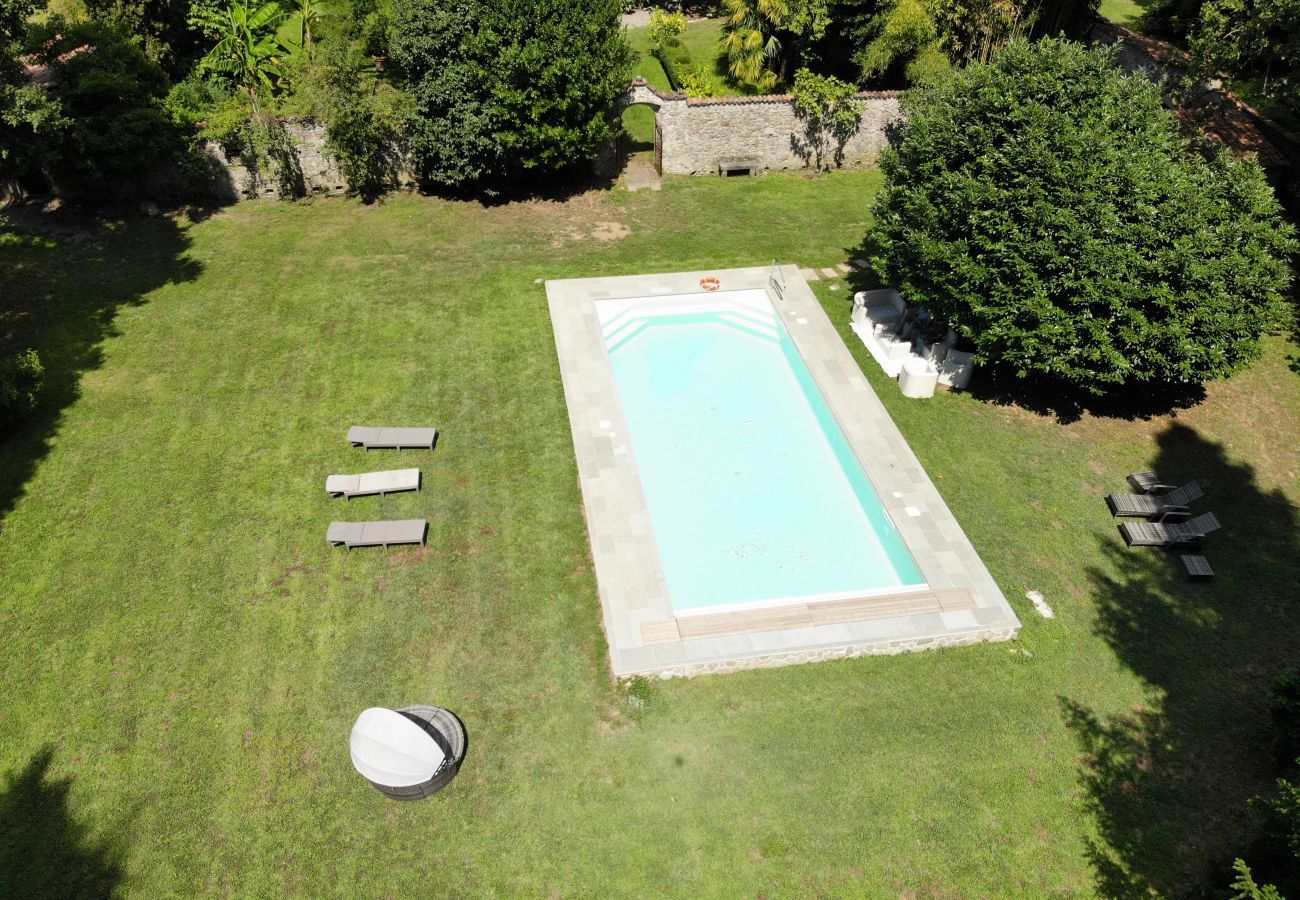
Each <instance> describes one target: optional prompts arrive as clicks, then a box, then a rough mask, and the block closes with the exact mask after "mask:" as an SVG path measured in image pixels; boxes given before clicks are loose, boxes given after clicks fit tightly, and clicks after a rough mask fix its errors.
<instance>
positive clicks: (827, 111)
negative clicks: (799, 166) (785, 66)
mask: <svg viewBox="0 0 1300 900" xmlns="http://www.w3.org/2000/svg"><path fill="white" fill-rule="evenodd" d="M855 92H856V90H855V88H854V87H853V85H851V84H849V83H848V82H845V81H840V80H839V79H838V78H835V77H834V76H829V75H815V74H813V73H812V72H810V71H808V70H807V69H800V70H799V71H798V72H796V73H795V75H794V91H793V94H794V114H795V116H796V117H797V118H798V119H799V120H800V121H801V122H802V123H803V127H804V133H803V135H801V136H799V135H797V136H795V137H793V138H792V142H793V144H794V149H795V152H796V153H798V154H799V155H800V156H802V157H803V158H804V160H805V161H811V162H812V163H813V166H814V168H816V169H817V170H818V171H821V170H822V169H825V168H830V167H829V166H828V165H826V154H827V151H830V158H831V160H832V161H833V162H834V164H835V165H836V166H838V165H840V164H841V163H842V162H843V161H844V145H845V144H846V143H847V142H848V140H849V138H851V137H853V135H854V133H855V132H856V131H857V130H858V125H859V123H860V122H861V121H862V114H861V112H860V111H859V110H858V107H857V105H856V104H855V103H854V102H853V95H854V93H855Z"/></svg>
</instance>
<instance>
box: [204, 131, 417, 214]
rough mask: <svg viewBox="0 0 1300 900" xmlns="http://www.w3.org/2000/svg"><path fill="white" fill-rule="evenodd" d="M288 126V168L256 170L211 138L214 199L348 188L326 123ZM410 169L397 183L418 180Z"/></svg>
mask: <svg viewBox="0 0 1300 900" xmlns="http://www.w3.org/2000/svg"><path fill="white" fill-rule="evenodd" d="M284 130H285V131H286V132H287V133H288V136H289V142H290V144H291V145H292V146H293V148H294V152H293V159H292V160H291V161H290V165H289V166H288V168H287V171H283V172H282V171H279V170H277V169H276V168H275V167H274V166H272V167H268V168H267V169H265V170H264V171H260V172H255V171H254V170H253V169H252V168H251V167H250V166H249V165H247V161H246V160H243V159H240V158H239V157H235V158H233V159H231V158H228V157H227V156H226V153H225V151H224V150H223V149H222V147H221V145H220V144H217V143H215V142H213V141H208V142H207V143H206V144H204V146H203V148H202V149H203V154H204V155H205V156H206V157H207V158H208V160H209V161H210V162H211V163H212V166H213V171H214V172H215V173H216V178H215V179H214V184H213V187H212V194H213V199H215V200H218V201H221V202H228V203H233V202H237V201H240V200H254V199H274V198H278V197H280V196H282V195H283V194H284V193H286V192H287V193H290V194H292V195H294V196H298V197H305V196H312V195H315V196H328V195H335V194H342V193H345V192H346V191H347V187H348V185H347V181H346V180H345V179H344V177H343V173H342V172H341V171H340V170H339V166H338V163H337V162H336V161H335V159H334V157H333V156H331V155H330V153H329V151H328V150H327V149H326V147H325V126H324V125H319V124H317V123H315V122H285V123H284ZM414 182H415V177H414V175H413V174H412V173H411V172H409V171H399V172H398V174H397V183H398V185H399V186H402V187H406V186H410V185H412V184H414Z"/></svg>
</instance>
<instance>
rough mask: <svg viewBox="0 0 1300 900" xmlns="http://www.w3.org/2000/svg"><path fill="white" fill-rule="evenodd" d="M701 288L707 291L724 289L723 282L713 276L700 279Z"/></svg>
mask: <svg viewBox="0 0 1300 900" xmlns="http://www.w3.org/2000/svg"><path fill="white" fill-rule="evenodd" d="M700 287H702V288H704V289H705V290H706V291H716V290H717V289H718V288H720V287H722V282H721V281H719V280H718V279H717V278H714V277H713V276H712V275H708V276H706V277H704V278H701V279H700Z"/></svg>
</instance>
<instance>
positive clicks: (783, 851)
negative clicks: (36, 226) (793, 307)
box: [0, 171, 1300, 897]
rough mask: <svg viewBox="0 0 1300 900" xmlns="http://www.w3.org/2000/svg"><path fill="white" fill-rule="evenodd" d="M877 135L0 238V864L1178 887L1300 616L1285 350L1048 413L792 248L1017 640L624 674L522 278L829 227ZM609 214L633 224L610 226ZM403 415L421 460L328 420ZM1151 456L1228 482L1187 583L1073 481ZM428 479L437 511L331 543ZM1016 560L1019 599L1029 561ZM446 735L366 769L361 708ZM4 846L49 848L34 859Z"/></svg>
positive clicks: (1226, 816) (824, 891) (1242, 775)
mask: <svg viewBox="0 0 1300 900" xmlns="http://www.w3.org/2000/svg"><path fill="white" fill-rule="evenodd" d="M878 183H879V176H878V174H877V173H875V172H870V171H868V172H857V173H839V174H834V175H831V176H827V177H823V178H808V177H804V176H801V175H790V176H777V175H769V176H764V177H762V178H753V179H727V180H724V179H706V178H699V179H690V178H668V179H666V180H665V182H664V186H663V190H662V192H659V193H652V192H649V191H642V192H638V193H636V194H628V193H624V192H594V193H590V194H583V195H579V196H576V197H573V198H572V199H570V200H568V201H564V202H559V201H538V202H532V203H520V204H501V205H496V206H490V207H482V206H479V205H476V204H472V203H467V202H461V201H444V200H438V199H431V198H424V197H418V196H397V197H393V198H391V199H390V200H388V201H387V202H384V203H382V204H378V205H374V206H362V205H359V204H357V203H354V202H350V201H341V200H340V201H319V202H300V203H296V204H289V203H269V202H265V203H264V202H258V203H248V204H244V205H241V206H238V207H234V208H231V209H228V210H225V211H222V212H219V213H216V214H215V215H212V216H211V217H207V218H203V219H202V220H201V221H195V222H187V221H173V220H168V219H143V220H132V221H127V222H121V223H117V224H115V225H114V226H113V227H111V228H106V229H104V230H102V231H100V232H98V233H97V234H96V235H95V236H94V237H93V239H90V240H81V239H77V238H75V237H74V236H69V237H67V238H64V239H60V240H58V241H48V240H35V239H29V238H22V237H16V236H12V235H11V236H8V237H4V236H0V341H3V342H4V344H6V345H11V344H18V345H27V344H34V345H36V346H37V347H38V348H39V349H40V350H41V352H42V354H43V355H44V356H45V358H46V359H47V362H48V366H49V369H50V385H49V391H48V392H47V395H46V397H47V405H46V407H45V408H44V409H43V410H42V411H41V414H40V415H38V417H37V419H36V421H35V422H33V423H32V424H31V425H30V426H29V427H27V428H26V429H25V430H23V431H21V432H19V433H17V434H16V435H14V436H12V437H11V438H9V439H8V440H7V441H6V442H4V443H3V444H0V516H2V517H3V519H2V521H0V634H3V635H4V640H3V642H0V685H3V698H2V699H3V702H0V772H2V773H6V775H7V780H6V782H5V783H2V784H0V896H32V895H37V896H46V895H48V896H66V895H69V894H72V893H76V892H78V891H80V893H81V894H82V895H97V894H98V892H99V890H100V889H103V888H106V887H112V886H116V887H117V888H118V889H120V890H122V891H123V892H125V893H130V894H133V895H136V896H164V895H193V894H197V893H204V894H209V893H219V894H237V895H241V896H250V897H253V896H256V897H265V896H277V895H284V894H294V895H299V896H311V897H319V896H347V897H361V896H367V897H368V896H376V897H379V896H394V895H402V894H407V893H409V892H410V891H411V890H412V889H414V890H415V891H416V892H417V893H419V894H421V895H442V896H483V895H500V896H517V895H524V896H601V897H606V896H625V897H645V896H675V897H715V896H718V897H733V896H755V895H759V894H762V895H766V896H769V897H783V896H799V897H804V896H817V895H827V896H854V897H858V896H864V895H867V896H890V897H892V896H899V895H905V896H917V897H920V896H935V897H939V896H943V897H977V896H1050V895H1088V894H1104V895H1108V896H1116V895H1123V894H1127V893H1132V892H1142V891H1154V892H1156V893H1161V894H1169V893H1177V892H1180V891H1182V890H1185V889H1188V888H1190V887H1192V886H1195V885H1197V884H1198V883H1199V881H1200V880H1201V879H1203V878H1207V877H1209V878H1212V879H1214V881H1215V884H1216V885H1218V886H1222V884H1224V883H1225V881H1224V880H1223V879H1221V877H1220V873H1219V869H1218V867H1219V865H1220V864H1221V863H1222V862H1223V860H1224V858H1225V855H1226V854H1230V853H1232V852H1234V851H1236V850H1237V849H1238V848H1239V847H1241V846H1242V843H1243V842H1244V841H1245V839H1246V838H1247V837H1248V836H1249V835H1248V829H1249V820H1248V817H1247V813H1246V809H1245V801H1246V799H1247V798H1248V797H1249V796H1250V795H1252V794H1253V793H1256V792H1258V791H1260V790H1263V789H1265V788H1266V787H1267V785H1268V783H1269V781H1270V779H1271V771H1270V764H1269V755H1270V750H1269V747H1268V745H1267V731H1266V722H1267V714H1266V711H1265V708H1264V703H1263V697H1262V693H1263V690H1264V687H1265V686H1266V685H1267V684H1268V682H1269V679H1270V678H1271V677H1272V675H1273V674H1274V673H1275V672H1276V670H1277V669H1279V668H1280V667H1282V666H1283V665H1286V664H1288V663H1295V662H1296V661H1297V659H1298V657H1300V650H1298V649H1297V646H1296V643H1295V640H1294V635H1295V633H1296V630H1295V629H1296V626H1297V624H1300V616H1298V615H1297V613H1296V610H1295V607H1294V600H1295V598H1294V585H1295V583H1296V581H1297V578H1300V548H1298V547H1297V544H1296V536H1295V535H1296V530H1295V529H1296V524H1297V521H1296V520H1297V508H1296V502H1297V500H1300V440H1297V438H1298V437H1300V425H1298V424H1297V421H1296V417H1297V410H1300V377H1298V376H1297V374H1296V373H1295V372H1294V371H1292V370H1291V369H1289V368H1288V359H1287V357H1288V354H1292V355H1294V354H1295V352H1296V348H1295V347H1294V346H1292V345H1289V344H1286V343H1284V342H1283V341H1281V340H1280V339H1273V340H1271V341H1270V342H1269V344H1268V348H1267V354H1266V357H1265V359H1264V360H1263V361H1262V362H1261V363H1259V364H1258V365H1257V366H1255V367H1254V368H1253V369H1252V370H1250V371H1249V372H1247V373H1245V374H1243V375H1241V376H1240V377H1238V378H1236V379H1234V380H1233V381H1231V382H1228V383H1226V384H1220V385H1215V386H1212V387H1211V389H1210V391H1209V395H1208V397H1207V399H1206V400H1205V401H1204V402H1203V403H1201V404H1200V405H1198V406H1196V407H1194V408H1192V409H1186V410H1182V411H1179V412H1178V414H1177V416H1176V418H1175V417H1170V416H1168V415H1162V416H1156V417H1152V418H1146V419H1143V418H1128V419H1125V418H1105V417H1099V416H1094V415H1091V414H1086V413H1085V414H1083V415H1082V416H1081V417H1080V418H1078V419H1077V420H1075V421H1072V422H1069V423H1068V424H1062V423H1061V422H1060V421H1058V420H1057V419H1056V418H1054V417H1053V416H1051V415H1044V414H1039V413H1037V412H1033V411H1031V410H1030V409H1027V408H1025V407H1024V406H1021V405H1007V404H1005V403H1003V402H1000V399H999V395H998V394H997V392H996V391H995V390H992V389H988V388H985V389H983V390H981V391H977V392H975V393H971V394H964V395H946V396H940V397H938V398H936V399H935V400H933V401H929V402H924V403H922V402H915V401H904V400H903V399H901V398H900V396H899V394H898V391H897V388H896V387H895V386H894V385H893V384H892V383H890V382H889V381H888V380H887V379H885V378H884V377H883V376H882V375H881V374H880V372H879V370H878V369H876V368H875V367H874V366H873V365H872V364H871V363H870V360H869V358H868V357H867V355H866V353H865V350H863V349H862V347H861V346H860V345H859V344H857V343H856V342H855V341H853V340H852V339H851V337H850V336H849V333H848V331H847V325H846V322H847V318H848V308H847V300H848V290H847V288H846V287H845V286H843V285H841V286H840V289H839V290H837V291H832V290H830V287H831V284H830V283H827V282H825V281H823V282H819V283H817V284H816V285H815V289H816V290H817V292H818V294H819V296H820V297H821V298H822V300H823V301H824V302H825V305H826V307H827V310H828V311H829V312H830V313H831V315H832V318H833V319H834V321H835V322H837V323H839V324H840V325H841V327H842V329H843V330H844V333H845V335H846V338H847V339H849V345H850V347H851V348H853V351H854V353H855V355H856V356H857V358H858V360H859V362H860V363H861V364H862V366H863V370H864V371H865V372H866V373H867V375H868V377H869V378H870V380H871V382H872V384H873V385H874V386H875V388H876V390H877V391H878V392H879V394H880V395H881V398H882V399H883V401H884V403H885V404H886V406H887V407H888V408H889V409H890V411H891V413H892V414H893V415H894V416H895V418H896V420H897V421H898V424H899V426H900V427H901V428H902V430H903V432H904V434H906V435H907V437H908V439H909V440H910V441H911V443H912V446H913V447H914V448H915V449H916V451H917V453H918V455H919V456H920V457H921V459H922V461H923V462H924V464H925V465H926V467H927V469H928V470H929V472H930V473H931V475H932V476H933V478H934V479H935V483H936V484H937V485H938V487H939V489H940V491H941V492H942V493H943V494H944V495H945V497H946V499H947V500H948V502H949V504H950V505H951V507H952V509H953V511H954V513H955V514H956V516H957V518H958V519H959V520H960V521H961V523H962V524H963V526H964V527H965V529H966V530H967V532H968V534H969V535H970V537H971V539H972V541H973V542H974V544H975V546H976V547H977V548H978V549H979V550H980V552H981V553H982V554H983V555H984V558H985V560H986V562H987V563H988V565H989V567H990V569H991V571H992V572H993V574H994V576H995V578H996V579H997V580H998V582H999V584H1001V586H1002V587H1003V589H1004V591H1005V592H1006V594H1007V596H1008V598H1009V599H1010V600H1011V603H1012V605H1013V606H1014V607H1015V608H1016V611H1017V612H1018V614H1019V615H1020V616H1021V618H1022V620H1023V621H1024V624H1025V628H1024V633H1023V637H1022V639H1021V640H1020V641H1019V642H1017V643H1015V644H998V645H984V646H978V647H971V648H965V649H959V650H945V651H940V652H934V653H927V654H918V655H905V656H899V657H890V658H871V659H857V660H845V661H839V662H832V663H821V664H816V665H807V666H800V667H793V668H785V669H778V670H769V671H756V672H746V673H740V674H735V675H726V676H712V677H706V678H700V679H696V680H692V681H670V682H656V683H654V684H652V685H650V686H649V689H648V693H649V703H648V705H647V706H645V707H644V708H643V707H642V706H641V705H640V704H638V703H634V702H632V701H631V700H630V699H629V697H628V695H627V694H626V693H625V692H624V691H623V690H622V689H620V688H619V687H617V686H615V685H614V684H613V683H611V680H610V678H609V674H608V666H607V662H606V657H605V650H604V640H603V637H602V633H601V628H600V610H599V601H598V599H597V595H596V583H595V578H594V576H593V573H592V569H591V562H590V556H589V550H588V545H587V539H586V533H585V530H584V523H583V515H582V507H581V498H580V495H579V491H578V486H577V472H576V467H575V463H574V458H573V450H572V444H571V438H570V433H569V426H568V422H567V418H566V414H565V406H564V398H563V393H562V389H561V385H560V378H559V369H558V365H557V362H556V358H555V349H554V345H553V342H552V336H551V331H550V324H549V317H548V314H547V309H546V303H545V297H544V293H543V288H542V286H541V285H540V284H539V283H537V280H538V279H546V278H564V277H578V276H593V275H614V274H630V273H636V272H651V271H672V270H683V269H701V268H710V267H719V268H721V267H725V266H735V265H754V264H765V263H767V262H769V261H770V260H771V259H772V258H773V257H776V258H779V259H781V260H783V261H787V262H797V263H798V264H800V265H804V266H830V265H833V264H834V263H836V262H839V261H841V260H843V259H845V258H847V257H849V256H850V255H852V254H853V251H852V249H851V248H854V247H856V246H857V245H858V244H859V243H860V241H861V240H862V236H863V233H864V231H865V229H866V227H867V220H868V215H867V212H866V210H867V208H868V204H869V201H870V197H871V195H872V193H873V191H874V190H875V189H876V187H877V185H878ZM608 223H618V224H621V225H623V226H626V228H627V229H628V230H629V233H628V234H627V235H626V236H625V237H622V238H620V239H614V240H606V239H601V238H600V237H598V236H597V235H598V234H599V235H607V234H610V233H614V232H617V231H618V229H611V228H609V227H608ZM367 422H368V423H375V424H384V423H394V424H433V425H437V426H439V427H440V428H441V429H442V430H443V434H444V438H443V440H442V441H441V442H440V444H439V446H438V449H437V451H436V452H435V453H433V454H432V455H428V454H411V455H407V454H403V455H402V462H403V464H405V465H420V466H421V467H422V468H423V469H424V473H425V487H424V490H423V492H421V493H419V494H407V495H395V496H392V497H387V498H382V499H377V498H371V499H362V500H356V501H353V502H352V503H351V504H345V503H344V502H343V501H331V500H329V499H328V498H327V497H326V496H325V493H324V491H323V490H322V483H321V482H322V479H323V478H324V476H325V475H327V474H329V473H331V472H336V471H360V470H364V469H365V468H369V467H377V466H381V465H387V464H389V463H392V462H395V461H396V458H395V456H393V455H383V454H371V455H370V456H368V457H367V456H365V455H363V454H362V453H361V452H360V451H356V450H352V449H350V448H349V447H348V446H347V445H346V444H345V442H344V440H343V435H344V431H345V429H346V427H347V426H348V425H350V424H355V423H367ZM1148 465H1153V466H1155V467H1157V468H1158V469H1159V470H1160V471H1161V473H1162V474H1164V475H1165V476H1166V477H1168V478H1174V479H1186V478H1192V477H1195V478H1200V479H1201V480H1202V483H1203V484H1204V485H1205V488H1206V494H1207V497H1206V500H1205V504H1206V507H1207V508H1212V509H1214V510H1216V511H1217V512H1218V514H1219V515H1220V517H1221V518H1222V519H1223V520H1224V522H1225V523H1226V526H1227V527H1226V528H1225V530H1224V531H1223V532H1222V533H1221V534H1219V535H1216V536H1215V538H1214V540H1213V543H1212V545H1211V546H1210V548H1209V555H1210V557H1211V560H1212V562H1213V564H1214V566H1215V568H1216V569H1217V570H1218V572H1219V578H1218V580H1217V581H1216V582H1215V583H1214V584H1212V585H1204V586H1201V585H1187V584H1185V583H1184V582H1182V581H1181V580H1180V579H1179V578H1178V577H1177V575H1176V573H1175V571H1174V565H1173V564H1174V561H1175V560H1174V558H1173V557H1171V556H1166V555H1164V554H1162V553H1160V552H1158V551H1151V550H1145V551H1139V550H1133V551H1129V550H1125V549H1123V548H1122V547H1121V546H1120V542H1119V540H1118V537H1117V535H1116V532H1115V529H1114V525H1113V523H1112V521H1111V519H1110V517H1109V515H1108V514H1107V512H1106V510H1105V507H1104V504H1103V503H1102V501H1101V495H1102V494H1103V493H1104V492H1106V491H1109V490H1114V489H1119V488H1121V487H1122V486H1123V480H1124V474H1125V473H1126V472H1128V471H1131V470H1133V469H1135V468H1139V467H1146V466H1148ZM414 516H425V517H427V518H428V519H429V520H430V523H431V528H430V534H429V543H428V547H427V548H424V549H408V550H404V551H390V552H384V551H374V552H366V551H357V552H355V553H352V554H347V553H345V552H344V551H341V550H336V549H332V548H330V547H328V546H327V545H326V543H325V541H324V533H325V527H326V525H327V523H328V522H329V521H330V520H331V518H335V517H338V518H346V517H355V518H361V519H365V518H372V517H375V518H404V517H414ZM1030 588H1037V589H1039V590H1042V591H1043V592H1044V593H1045V594H1046V595H1047V598H1048V600H1049V601H1050V602H1051V603H1052V604H1053V605H1054V606H1055V608H1056V610H1057V614H1058V615H1057V618H1055V619H1053V620H1050V621H1048V620H1043V619H1041V618H1039V617H1038V616H1036V615H1035V614H1034V612H1033V611H1032V609H1031V608H1030V606H1029V604H1028V603H1027V602H1026V601H1025V600H1024V592H1025V591H1026V590H1028V589H1030ZM406 703H437V704H442V705H446V706H448V707H450V708H452V709H454V710H456V711H457V712H458V713H459V714H460V715H461V716H462V718H463V719H464V720H465V722H466V724H467V726H468V728H469V732H470V748H469V754H468V757H467V759H466V761H465V764H464V767H463V768H462V770H461V774H460V776H459V777H458V779H457V780H456V781H455V782H454V783H453V785H452V786H451V787H450V788H449V789H448V790H447V791H445V792H444V793H442V794H440V795H439V796H437V797H435V798H433V799H432V800H429V801H425V802H421V803H411V804H396V803H393V802H390V801H388V800H386V799H384V798H382V797H381V796H380V795H379V794H378V793H376V792H375V791H374V790H373V789H372V788H371V787H370V786H369V785H367V784H366V783H365V782H363V781H362V780H361V778H360V777H359V776H358V775H357V774H356V773H355V772H354V771H353V770H352V768H351V765H350V763H349V760H348V752H347V735H348V730H349V729H350V727H351V724H352V722H353V720H354V718H355V716H356V715H357V713H358V712H359V711H360V710H361V709H363V708H365V707H367V706H372V705H385V706H397V705H402V704H406ZM33 886H38V887H33Z"/></svg>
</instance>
